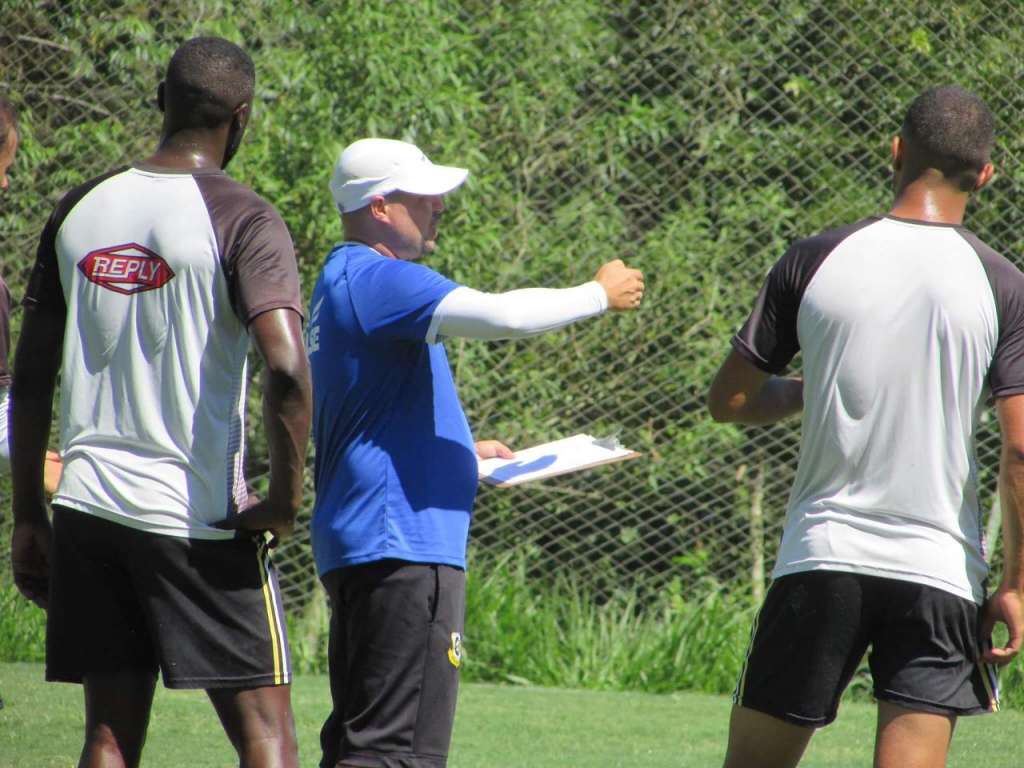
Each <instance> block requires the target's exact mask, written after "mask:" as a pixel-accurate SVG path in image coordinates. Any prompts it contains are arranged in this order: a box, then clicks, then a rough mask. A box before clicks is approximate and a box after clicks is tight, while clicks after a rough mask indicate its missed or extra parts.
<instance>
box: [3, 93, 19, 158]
mask: <svg viewBox="0 0 1024 768" xmlns="http://www.w3.org/2000/svg"><path fill="white" fill-rule="evenodd" d="M17 130H18V110H16V109H15V108H14V105H13V104H11V102H10V101H8V99H7V97H6V96H4V95H3V94H2V93H0V149H3V146H4V145H5V144H6V143H7V139H8V138H9V137H10V135H11V131H17Z"/></svg>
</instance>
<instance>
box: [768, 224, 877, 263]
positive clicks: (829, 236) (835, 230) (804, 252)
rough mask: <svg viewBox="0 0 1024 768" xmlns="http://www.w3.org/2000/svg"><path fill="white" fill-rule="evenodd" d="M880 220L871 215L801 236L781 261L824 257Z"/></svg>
mask: <svg viewBox="0 0 1024 768" xmlns="http://www.w3.org/2000/svg"><path fill="white" fill-rule="evenodd" d="M879 221H881V219H880V218H879V217H878V216H869V217H867V218H865V219H861V220H860V221H856V222H854V223H852V224H846V225H844V226H841V227H832V228H830V229H826V230H823V231H821V232H818V233H817V234H815V235H811V236H810V237H804V238H801V239H800V240H797V241H795V242H794V243H793V244H792V245H791V246H790V247H789V249H788V250H787V251H786V254H785V255H784V256H783V257H782V259H781V261H786V262H797V263H799V262H804V261H808V260H813V259H815V258H824V257H825V256H827V255H828V254H830V253H831V252H832V251H834V250H835V249H836V248H838V247H839V246H840V245H841V244H842V243H844V242H846V241H847V240H848V239H849V238H850V237H851V236H852V235H855V234H856V233H858V232H860V231H861V230H863V229H867V228H868V227H870V226H871V225H872V224H877V223H878V222H879Z"/></svg>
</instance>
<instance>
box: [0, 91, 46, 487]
mask: <svg viewBox="0 0 1024 768" xmlns="http://www.w3.org/2000/svg"><path fill="white" fill-rule="evenodd" d="M17 151H18V113H17V111H16V110H15V109H14V105H13V104H11V102H10V101H8V99H7V97H5V96H4V95H3V94H2V93H0V190H6V189H7V188H8V186H9V185H10V183H9V180H8V178H7V171H8V170H9V169H10V167H11V164H12V163H14V156H15V154H17ZM10 319H11V293H10V291H9V290H8V289H7V283H5V282H4V279H3V278H2V277H0V472H3V473H5V474H6V473H7V472H9V471H10V468H11V451H10V441H9V440H8V429H7V423H8V411H9V410H10V401H9V393H10V387H11V367H10V361H9V359H8V355H9V353H10V350H11V330H10ZM60 469H61V464H60V456H58V455H57V454H56V453H54V452H53V451H47V452H46V464H45V466H44V469H43V482H44V485H45V490H46V494H47V495H48V496H52V495H53V492H54V491H55V490H56V489H57V481H58V480H60Z"/></svg>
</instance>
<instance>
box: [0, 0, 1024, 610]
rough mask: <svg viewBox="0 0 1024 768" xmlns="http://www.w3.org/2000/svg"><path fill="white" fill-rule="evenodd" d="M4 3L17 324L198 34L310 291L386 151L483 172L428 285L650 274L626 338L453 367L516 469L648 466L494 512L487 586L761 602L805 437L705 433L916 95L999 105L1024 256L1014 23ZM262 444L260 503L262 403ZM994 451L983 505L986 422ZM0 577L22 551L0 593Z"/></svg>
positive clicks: (585, 477)
mask: <svg viewBox="0 0 1024 768" xmlns="http://www.w3.org/2000/svg"><path fill="white" fill-rule="evenodd" d="M0 6H2V7H3V11H2V12H0V18H2V19H3V22H2V24H0V87H2V88H3V89H4V90H5V91H6V92H7V93H8V94H9V95H10V96H12V97H13V99H14V101H15V102H16V103H17V104H18V106H19V108H20V109H21V112H22V134H23V143H22V147H21V149H20V151H19V157H18V160H17V164H16V165H15V167H14V168H13V169H12V170H13V172H12V176H11V180H12V188H11V189H10V190H9V191H8V193H7V194H6V195H5V196H4V197H3V199H2V209H0V222H2V225H3V226H2V229H0V260H2V261H0V267H2V273H3V275H4V277H5V279H7V281H8V283H9V284H10V285H11V288H12V293H13V294H14V295H15V297H16V299H17V298H18V297H20V296H21V294H22V293H23V290H24V285H25V280H26V277H27V273H28V271H29V269H30V266H31V261H32V254H33V252H34V242H35V239H36V237H37V236H38V233H39V231H40V230H41V228H42V225H43V223H44V221H45V218H46V216H47V215H48V212H49V209H50V208H51V206H52V204H53V203H54V202H55V200H56V199H57V198H58V197H59V195H60V194H61V193H62V192H63V191H65V190H66V189H68V188H69V187H70V186H71V185H73V184H75V183H78V182H80V181H82V180H84V179H86V178H88V177H89V176H91V175H94V174H97V173H100V172H102V171H104V170H106V169H108V168H109V167H111V166H115V165H117V164H120V163H124V162H127V161H130V160H132V159H137V158H140V157H142V156H144V153H147V152H148V151H150V150H151V149H152V147H153V146H154V143H155V140H156V136H157V133H158V124H159V115H158V113H157V112H156V110H155V106H154V101H155V98H154V96H155V86H156V83H157V82H158V80H159V77H160V74H161V71H162V68H163V66H165V64H166V61H167V59H168V57H169V55H170V53H171V52H172V51H173V49H174V47H175V46H176V44H177V43H179V42H180V41H181V40H183V39H185V38H187V37H189V36H192V35H194V34H199V33H213V34H222V35H225V36H227V37H229V38H231V39H234V40H237V41H238V42H240V43H242V44H243V45H245V46H246V47H247V48H248V49H249V50H251V51H252V52H253V54H254V58H255V59H256V63H257V70H258V73H259V84H258V102H257V113H256V116H255V118H254V122H253V126H252V128H251V130H250V134H249V136H248V137H247V139H246V144H245V145H244V146H243V150H242V152H241V154H240V158H239V161H238V162H237V164H236V166H235V167H233V168H232V172H233V174H234V175H235V176H236V177H238V178H240V179H241V180H243V181H245V182H246V183H249V184H250V185H252V186H254V187H255V188H256V189H257V190H258V191H260V192H261V193H262V194H263V195H264V196H265V197H267V198H268V199H269V200H270V201H271V202H273V203H275V204H276V205H278V206H279V208H280V209H281V210H282V213H283V215H284V216H285V219H286V221H287V222H288V224H289V226H290V228H291V229H292V232H293V235H294V237H295V240H296V244H297V246H298V251H299V255H300V262H301V265H302V270H303V276H304V281H305V286H304V287H305V290H306V292H307V295H308V292H309V290H310V289H311V288H312V284H313V280H314V279H315V275H316V271H317V269H318V266H319V263H320V261H321V259H322V257H323V255H324V254H325V253H326V252H327V251H328V249H329V247H330V245H331V243H332V242H333V241H335V240H337V239H338V237H339V234H340V232H339V226H338V223H337V220H336V217H335V216H334V214H333V212H332V210H331V203H330V199H329V194H328V192H327V186H326V182H327V179H328V177H329V169H330V163H331V160H332V153H333V152H334V151H336V149H337V147H338V146H341V145H344V144H346V143H348V142H349V141H351V140H354V139H355V138H359V137H361V136H364V135H373V134H376V135H388V136H395V137H399V138H408V139H411V140H414V141H417V142H418V143H419V144H420V145H421V146H423V147H424V148H425V149H426V150H427V151H428V153H429V154H431V155H432V156H433V157H435V159H437V160H439V161H441V162H446V163H452V164H460V163H465V164H467V165H469V166H470V167H471V168H472V169H473V177H472V178H471V183H470V184H468V185H467V187H466V188H464V189H463V190H460V191H459V193H458V194H456V195H453V196H452V197H451V199H450V210H449V213H448V214H447V216H446V219H445V221H444V222H443V223H442V230H443V231H442V238H441V240H440V248H439V252H438V254H437V255H436V257H435V258H434V260H433V262H432V265H433V266H435V267H436V268H438V269H439V270H440V271H442V272H445V273H446V274H450V275H452V276H453V277H454V278H455V279H457V280H461V281H463V282H466V283H467V284H470V285H473V286H474V287H477V288H480V289H484V290H505V289H510V288H513V287H522V286H526V285H536V284H543V285H565V284H569V283H572V282H581V281H583V280H586V279H588V278H589V276H590V275H591V274H592V273H593V272H594V271H595V270H596V268H597V266H599V265H600V263H602V262H603V261H605V260H607V259H611V258H619V257H621V258H623V259H624V260H626V262H627V263H630V264H633V265H635V266H638V267H640V268H642V269H643V270H644V271H645V274H646V277H647V282H648V295H647V299H646V304H645V307H644V308H643V309H642V311H640V312H639V313H637V314H635V315H630V316H616V317H606V318H602V319H601V320H598V321H593V322H590V323H587V324H580V325H579V326H576V327H573V328H571V329H569V330H566V331H563V332H561V333H557V334H552V335H548V336H545V337H542V338H538V339H534V340H530V341H524V342H514V343H481V342H472V341H459V340H456V341H453V342H451V343H450V344H449V355H450V358H451V361H452V365H453V368H454V370H455V372H456V378H457V381H458V382H459V386H460V391H461V394H462V397H463V402H464V405H465V407H466V410H467V413H468V414H469V417H470V422H471V424H472V425H473V426H474V429H475V432H476V433H477V437H478V438H481V439H482V438H490V437H494V438H498V439H502V440H504V441H505V442H507V443H508V444H510V445H511V446H513V447H526V446H528V445H531V444H535V443H539V442H543V441H546V440H549V439H555V438H557V437H560V436H564V435H567V434H573V433H575V432H578V431H587V432H591V433H594V434H599V435H606V434H612V433H614V434H617V435H618V436H619V437H620V439H621V440H622V441H623V443H624V444H626V445H627V446H629V447H632V448H635V449H637V450H639V451H642V452H643V454H644V456H643V458H642V459H641V460H638V461H633V462H627V463H624V464H620V465H615V466H612V467H605V468H600V469H596V470H593V471H590V472H587V473H583V474H578V475H573V476H568V477H564V478H559V479H556V480H552V481H549V482H547V483H545V484H542V485H537V486H533V485H526V486H522V487H518V488H512V489H493V488H488V487H484V488H482V489H481V492H480V496H479V499H478V504H477V509H476V513H475V521H474V525H473V534H472V547H471V551H472V555H473V559H474V563H475V564H476V566H477V567H488V564H489V563H490V562H491V558H492V556H494V555H497V554H500V553H507V552H510V551H515V552H518V553H521V555H522V557H525V558H527V559H528V561H529V564H530V568H531V569H532V572H533V573H535V574H536V577H537V578H540V579H543V578H550V577H551V575H552V574H556V573H561V574H570V575H571V577H572V578H574V579H576V580H577V581H578V582H579V583H581V584H584V585H586V586H587V587H588V588H591V589H592V590H593V592H594V593H595V594H598V595H602V594H603V595H607V594H609V593H610V592H612V591H614V590H615V589H617V588H619V587H620V586H623V585H630V586H637V585H640V586H642V587H644V588H651V589H660V588H664V587H665V586H666V585H667V584H670V583H676V584H678V585H681V587H682V588H684V589H695V588H698V587H700V586H701V585H704V586H707V585H709V584H716V585H725V586H726V587H727V588H730V589H743V590H750V591H752V592H753V593H754V594H755V595H756V594H758V593H759V592H760V590H761V589H762V588H763V585H764V582H765V579H766V574H767V573H769V572H770V567H771V561H772V557H773V554H774V550H775V545H776V542H777V540H778V537H779V532H780V525H781V521H782V518H783V515H784V510H785V504H786V499H787V494H788V488H789V484H790V482H791V479H792V476H793V472H794V470H795V466H796V461H797V453H798V447H799V423H798V422H797V421H789V422H785V423H782V424H778V425H775V426H772V427H768V428H760V429H750V430H747V429H739V428H735V427H731V426H721V425H715V424H713V423H711V422H710V419H709V418H708V416H707V414H706V411H705V409H704V405H703V402H704V396H705V392H706V388H707V385H708V383H709V382H710V379H711V377H712V375H713V373H714V371H715V369H716V368H717V366H718V364H719V363H720V362H721V360H722V359H723V358H724V356H725V354H726V353H727V350H728V340H729V337H730V335H731V333H732V332H733V331H734V330H735V329H736V328H737V327H738V326H739V324H740V323H741V322H742V321H743V319H744V318H745V316H746V313H747V312H748V311H749V307H750V304H751V302H752V300H753V297H754V295H755V293H756V291H757V289H758V287H759V285H760V282H761V280H762V279H763V277H764V275H765V274H766V272H767V269H768V268H769V267H770V265H771V264H772V263H773V262H774V260H775V259H776V258H778V257H779V256H780V255H781V254H782V252H783V251H784V249H785V247H786V244H787V243H788V242H789V241H791V240H792V239H794V238H797V237H802V236H806V235H809V234H812V233H814V232H816V231H818V230H820V229H823V228H825V227H829V226H835V225H838V224H841V223H845V222H848V221H851V220H855V219H857V218H859V217H862V216H865V215H869V214H872V213H876V212H879V211H882V210H884V209H885V206H886V205H887V203H888V201H889V197H890V194H891V191H890V183H889V170H888V160H889V158H888V140H889V138H890V137H891V136H892V135H893V134H894V133H895V132H897V131H898V128H899V123H900V120H901V118H902V114H903V111H904V110H905V108H906V105H907V104H908V103H909V101H910V100H911V99H912V98H913V96H914V95H916V94H917V93H918V92H919V91H921V90H922V89H923V88H925V87H927V86H929V85H934V84H940V83H958V84H962V85H965V86H967V87H970V88H972V89H975V90H976V91H978V92H979V93H980V94H981V95H982V96H983V97H985V98H986V99H987V100H988V102H989V104H990V106H991V107H992V109H993V111H994V112H995V114H996V116H997V120H998V126H999V143H998V148H997V152H996V157H995V161H996V163H997V167H998V168H999V175H998V176H997V178H996V180H995V182H994V183H993V184H992V185H991V187H990V188H989V189H987V190H986V191H984V192H983V193H982V194H981V195H980V196H979V198H978V200H977V202H976V203H974V204H973V205H972V208H971V210H970V211H969V213H968V217H969V218H968V224H969V225H970V226H971V227H972V228H973V229H974V230H975V231H976V232H978V234H979V235H980V236H981V237H982V238H983V239H985V240H987V241H988V242H989V243H990V244H991V245H993V246H994V247H995V248H996V249H997V250H1000V251H1002V252H1003V253H1005V254H1006V255H1008V256H1009V257H1010V258H1011V259H1013V260H1016V261H1019V260H1020V254H1021V253H1022V246H1024V242H1022V238H1024V207H1022V201H1024V198H1022V197H1021V195H1020V194H1019V190H1018V182H1019V180H1021V179H1024V167H1022V165H1021V163H1020V159H1021V154H1022V151H1024V139H1022V138H1021V135H1020V131H1019V130H1017V124H1018V123H1019V122H1020V120H1021V119H1022V118H1024V90H1022V89H1021V88H1020V85H1019V84H1020V82H1021V81H1022V77H1021V76H1022V74H1024V72H1022V68H1024V64H1022V60H1021V58H1020V56H1019V52H1020V51H1021V50H1024V6H1022V5H1021V4H1019V3H1018V2H1016V1H1015V0H989V2H967V3H945V2H938V3H909V4H893V3H890V2H882V1H877V0H857V1H854V0H833V1H832V2H808V1H800V0H776V1H774V2H770V3H769V2H761V0H743V1H742V2H725V1H724V0H705V1H703V2H668V1H667V0H663V1H660V2H659V1H652V0H644V1H642V2H641V1H639V0H636V1H634V2H604V3H598V2H583V1H582V0H579V1H578V2H574V1H573V0H566V1H565V2H544V1H542V0H531V1H529V2H523V3H515V4H491V3H486V2H422V3H389V2H376V3H375V2H367V3H344V2H343V3H336V4H329V5H328V4H318V3H311V2H295V3H290V2H283V0H281V1H280V2H273V1H268V2H251V3H238V4H231V3H226V2H206V3H202V4H199V5H195V4H192V3H189V4H185V3H180V2H168V3H164V4H160V5H156V6H151V5H150V4H147V3H141V2H114V1H113V0H111V1H110V2H99V1H98V0H97V1H96V2H71V3H56V2H28V1H27V0H2V2H0ZM18 322H19V321H18V319H17V318H15V322H14V327H15V333H16V331H17V326H18ZM798 364H799V360H797V361H796V363H795V369H797V368H798ZM250 432H251V433H252V435H251V440H250V444H251V445H252V446H253V450H252V455H251V456H250V458H249V465H250V474H252V475H253V476H257V477H258V476H259V475H260V474H261V473H262V472H264V471H265V453H261V448H262V446H263V443H262V438H261V436H260V434H259V433H260V420H259V418H258V410H256V408H255V406H254V408H253V409H252V413H251V417H250ZM977 438H978V450H979V463H980V467H981V475H982V480H983V489H984V492H983V499H984V500H985V503H986V505H987V504H990V503H991V501H992V497H993V495H994V493H993V491H994V487H993V486H994V474H995V473H994V470H995V468H996V463H997V459H998V434H997V430H996V425H995V423H994V419H989V420H988V421H986V422H985V424H984V425H983V428H982V430H981V431H980V433H979V434H978V436H977ZM5 482H6V481H5ZM3 492H4V493H5V494H9V486H3ZM311 494H312V489H310V500H311ZM4 508H9V504H7V503H4ZM9 519H10V518H9V515H5V516H4V520H5V522H4V523H2V524H0V526H4V527H6V528H8V529H9V524H10V523H9ZM7 535H9V533H8V532H5V533H4V536H3V539H4V540H5V541H6V538H7ZM6 557H7V554H6V546H5V552H4V554H3V555H0V561H3V564H4V572H5V574H6V572H7V565H6V560H5V558H6ZM277 559H278V563H279V564H280V566H281V568H282V571H283V573H284V574H285V576H286V592H287V593H288V595H289V598H290V600H291V601H292V602H291V605H292V606H297V605H300V604H301V603H302V602H303V601H304V599H305V596H306V595H309V594H311V590H312V585H313V584H314V581H315V574H314V573H313V566H312V559H311V556H310V552H309V545H308V528H307V526H305V525H304V524H300V525H299V527H298V529H297V535H296V536H295V537H294V538H293V539H292V540H291V541H289V542H288V543H287V544H286V545H284V546H283V547H282V548H281V550H280V551H279V554H278V558H277ZM3 578H8V577H7V576H4V577H3Z"/></svg>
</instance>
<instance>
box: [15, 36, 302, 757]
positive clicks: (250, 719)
mask: <svg viewBox="0 0 1024 768" xmlns="http://www.w3.org/2000/svg"><path fill="white" fill-rule="evenodd" d="M254 82H255V72H254V69H253V64H252V60H251V59H250V58H249V56H248V55H247V54H246V53H245V52H244V51H242V50H241V49H240V48H238V47H237V46H236V45H233V44H232V43H230V42H228V41H226V40H222V39H219V38H210V37H201V38H196V39H193V40H190V41H188V42H186V43H184V44H183V45H182V46H181V47H180V48H178V50H177V51H176V52H175V54H174V56H173V57H172V58H171V61H170V64H169V65H168V68H167V74H166V78H165V81H164V82H163V83H161V85H160V89H159V92H158V101H159V104H160V107H161V109H162V110H163V112H164V124H163V134H162V136H161V140H160V145H159V147H158V148H157V150H156V152H155V153H154V154H153V155H152V156H151V157H150V158H148V159H147V160H146V161H145V162H144V163H139V164H135V165H132V166H130V167H127V168H121V169H119V170H115V171H112V172H110V173H107V174H104V175H103V176H101V177H99V178H96V179H93V180H91V181H89V182H87V183H86V184H84V185H81V186H79V187H77V188H76V189H74V190H72V191H71V192H70V193H69V194H68V195H66V196H65V197H64V198H63V199H62V200H61V201H60V203H58V205H57V207H56V209H55V210H54V212H53V214H52V216H51V217H50V220H49V222H48V223H47V225H46V228H45V229H44V231H43V234H42V237H41V238H40V243H39V250H38V254H37V257H36V265H35V268H34V270H33V273H32V277H31V280H30V284H29V288H28V291H27V294H26V297H25V302H24V305H25V309H26V317H25V323H24V328H23V331H22V336H21V339H20V342H19V344H18V351H17V357H16V371H17V376H16V377H15V382H14V391H13V403H14V407H13V415H14V424H13V431H12V434H13V438H14V440H13V474H14V514H15V529H14V534H13V539H12V561H13V568H14V579H15V583H16V584H17V586H18V588H19V589H20V590H21V591H22V593H23V594H25V596H27V597H28V598H30V599H32V600H35V601H36V602H38V603H39V604H41V605H43V606H44V607H46V606H48V618H47V648H46V657H47V658H46V676H47V679H48V680H54V681H63V682H80V683H82V684H83V686H84V689H85V731H86V733H85V745H84V747H83V750H82V758H81V762H80V765H83V766H108V765H129V766H134V765H137V764H138V763H139V760H140V756H141V751H142V745H143V743H144V741H145V734H146V727H147V723H148V719H149V713H150V708H151V705H152V700H153V691H154V686H155V682H156V676H157V673H158V671H160V672H162V673H163V679H164V684H165V685H166V686H167V687H170V688H203V689H206V691H207V694H208V695H209V697H210V700H211V702H212V703H213V705H214V708H215V709H216V711H217V714H218V716H219V718H220V721H221V723H222V725H223V726H224V729H225V731H226V733H227V735H228V737H229V739H230V740H231V743H232V745H233V746H234V747H235V749H236V750H237V752H238V755H239V761H240V764H241V765H243V766H295V765H297V764H298V759H297V749H296V742H295V734H294V724H293V720H292V712H291V701H290V691H289V682H290V679H291V671H290V667H289V663H288V648H287V642H286V639H285V634H284V617H283V611H282V608H281V596H280V592H279V589H278V587H277V580H276V575H275V571H274V569H273V566H272V564H271V562H270V559H269V553H268V551H267V550H268V546H267V544H266V542H265V538H264V534H265V533H266V532H268V531H270V532H272V533H273V535H277V536H281V535H284V534H286V533H287V532H288V531H289V530H290V528H291V526H292V524H293V522H294V519H295V514H296V511H297V508H298V505H299V503H300V501H301V496H302V468H303V463H304V454H305V447H306V442H307V438H308V433H309V419H310V411H311V404H310V388H309V371H308V364H307V361H306V356H305V353H304V350H303V348H302V334H301V321H302V306H301V298H300V295H299V282H298V271H297V267H296V263H295V255H294V251H293V249H292V244H291V239H290V237H289V235H288V230H287V228H286V227H285V225H284V222H283V221H282V220H281V217H280V216H279V215H278V213H277V211H275V210H274V208H273V207H272V206H271V205H269V204H268V203H266V202H265V201H263V200H262V199H261V198H259V197H258V196H257V195H256V194H255V193H254V192H252V191H251V190H249V189H248V188H246V187H244V186H243V185H241V184H239V183H237V182H235V181H233V180H232V179H231V178H230V177H228V176H227V175H225V173H224V171H223V170H222V169H223V168H224V167H225V166H226V165H227V164H228V162H229V161H230V160H231V158H232V156H233V155H234V153H235V151H236V150H237V149H238V146H239V143H240V141H241V138H242V134H243V133H244V130H245V127H246V124H247V122H248V117H249V112H250V104H251V101H252V97H253V88H254ZM250 339H252V340H253V341H254V342H255V346H256V349H257V350H258V351H259V353H260V356H261V357H262V358H263V361H264V363H265V376H264V380H263V405H264V421H263V423H264V426H265V428H266V430H267V437H268V444H269V448H270V485H269V489H268V496H267V499H266V500H265V501H262V502H255V501H253V500H250V499H249V498H248V497H247V494H246V486H245V479H244V477H243V475H242V459H243V452H244V435H245V427H244V422H243V417H244V413H245V403H246V398H245V384H246V378H247V377H246V355H247V352H248V349H249V341H250ZM58 371H61V394H60V412H61V448H62V452H63V456H64V462H65V469H64V474H63V477H62V478H61V482H60V486H59V488H58V490H57V493H56V495H55V497H54V500H53V507H54V514H53V525H52V530H51V525H50V522H49V521H48V520H47V513H46V504H45V501H44V499H43V496H42V493H41V492H40V489H41V482H40V480H41V477H40V476H41V472H42V463H43V453H44V449H45V441H46V436H47V434H48V432H49V426H50V410H51V405H52V398H53V389H54V384H55V380H56V376H57V373H58ZM232 529H233V530H232ZM190 762H191V760H190V758H189V756H187V755H183V756H182V758H181V763H182V764H183V765H186V764H189V763H190Z"/></svg>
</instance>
